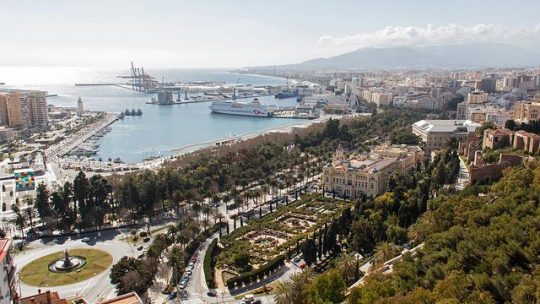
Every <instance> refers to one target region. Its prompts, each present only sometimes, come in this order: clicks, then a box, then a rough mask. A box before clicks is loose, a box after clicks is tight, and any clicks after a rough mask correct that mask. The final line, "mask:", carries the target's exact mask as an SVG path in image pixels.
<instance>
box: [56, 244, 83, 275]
mask: <svg viewBox="0 0 540 304" xmlns="http://www.w3.org/2000/svg"><path fill="white" fill-rule="evenodd" d="M85 264H86V259H85V258H84V257H82V256H70V255H69V253H68V250H67V249H66V250H65V251H64V258H61V259H58V260H56V261H53V262H51V263H50V264H49V271H52V272H70V271H74V270H78V269H80V268H82V267H83V266H84V265H85Z"/></svg>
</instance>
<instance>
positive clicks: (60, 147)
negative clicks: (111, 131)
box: [46, 113, 120, 158]
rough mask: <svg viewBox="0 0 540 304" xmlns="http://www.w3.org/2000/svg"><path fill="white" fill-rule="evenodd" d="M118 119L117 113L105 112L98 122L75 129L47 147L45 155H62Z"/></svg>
mask: <svg viewBox="0 0 540 304" xmlns="http://www.w3.org/2000/svg"><path fill="white" fill-rule="evenodd" d="M118 119H120V115H119V114H117V113H106V114H105V117H104V118H103V119H101V120H100V121H99V122H97V123H94V124H92V125H88V126H85V127H84V128H82V129H81V130H79V131H77V132H76V133H75V134H72V135H71V136H69V137H67V138H66V139H64V140H62V141H61V142H59V143H58V144H56V145H54V146H52V147H50V148H48V149H47V151H46V155H47V157H53V158H54V157H62V156H64V155H66V154H68V153H69V152H71V151H72V150H74V149H76V148H77V147H78V146H80V145H81V144H82V143H84V142H85V141H87V140H88V139H90V138H91V137H93V136H94V135H96V134H97V133H98V132H100V131H101V130H103V129H104V128H106V127H108V126H110V125H111V124H113V123H114V122H115V121H117V120H118Z"/></svg>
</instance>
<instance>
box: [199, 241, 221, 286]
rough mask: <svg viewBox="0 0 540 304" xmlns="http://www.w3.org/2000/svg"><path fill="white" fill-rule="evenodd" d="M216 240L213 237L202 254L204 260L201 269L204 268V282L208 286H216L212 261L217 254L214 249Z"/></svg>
mask: <svg viewBox="0 0 540 304" xmlns="http://www.w3.org/2000/svg"><path fill="white" fill-rule="evenodd" d="M217 243H218V240H217V239H214V240H212V242H211V243H210V245H208V249H207V250H206V254H205V255H204V262H203V270H204V277H205V278H206V284H208V287H210V288H215V287H216V280H215V278H214V264H215V263H214V261H215V257H216V254H217V251H216V249H218V247H217Z"/></svg>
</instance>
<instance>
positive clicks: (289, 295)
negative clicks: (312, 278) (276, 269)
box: [274, 281, 293, 304]
mask: <svg viewBox="0 0 540 304" xmlns="http://www.w3.org/2000/svg"><path fill="white" fill-rule="evenodd" d="M292 300H293V292H292V284H291V282H290V281H287V282H279V283H278V285H277V286H276V290H275V294H274V301H275V302H276V304H292V303H293V302H292Z"/></svg>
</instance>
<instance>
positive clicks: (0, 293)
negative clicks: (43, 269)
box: [0, 238, 17, 304]
mask: <svg viewBox="0 0 540 304" xmlns="http://www.w3.org/2000/svg"><path fill="white" fill-rule="evenodd" d="M16 270H17V269H16V267H15V264H14V263H13V253H12V247H11V239H5V238H0V278H1V279H0V304H11V303H16V302H15V301H16V299H17V288H16V280H15V272H16Z"/></svg>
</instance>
